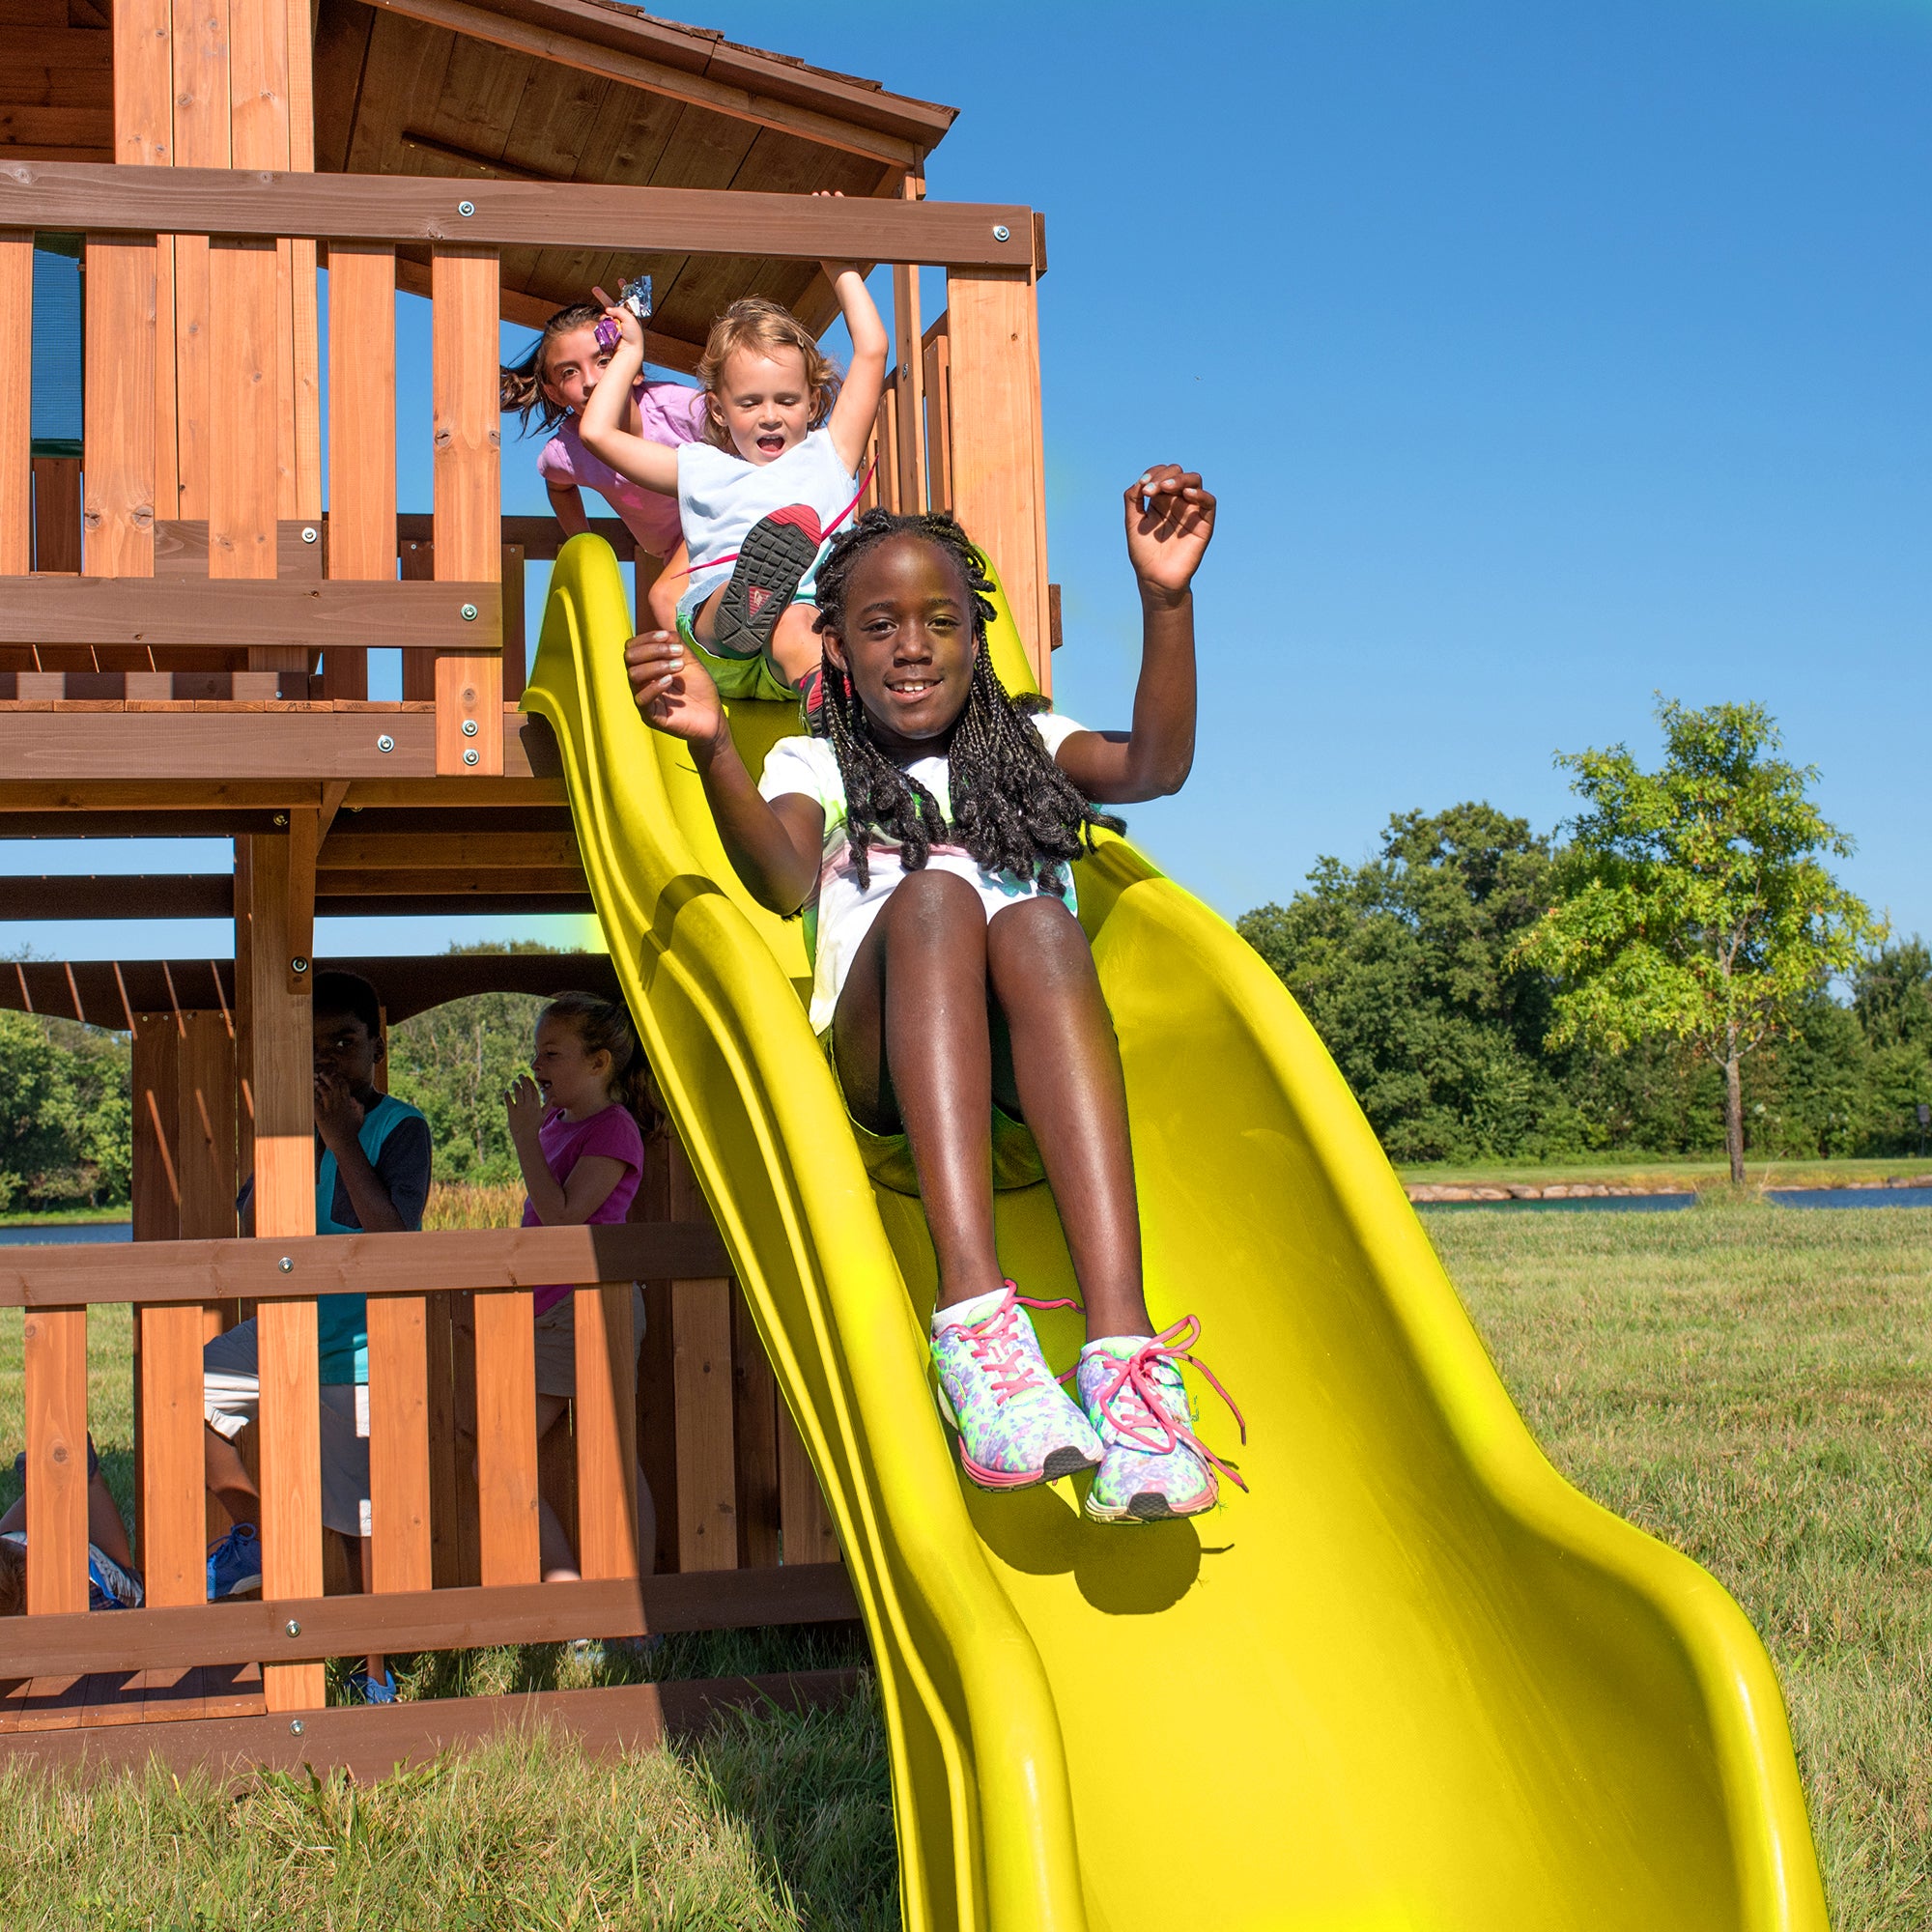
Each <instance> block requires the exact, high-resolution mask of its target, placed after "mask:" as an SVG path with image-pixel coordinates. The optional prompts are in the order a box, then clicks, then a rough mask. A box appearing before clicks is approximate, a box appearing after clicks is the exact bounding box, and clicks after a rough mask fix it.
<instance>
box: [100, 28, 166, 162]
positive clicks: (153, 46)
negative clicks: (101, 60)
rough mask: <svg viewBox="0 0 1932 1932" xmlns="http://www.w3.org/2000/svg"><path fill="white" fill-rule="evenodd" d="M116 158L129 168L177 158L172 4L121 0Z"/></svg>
mask: <svg viewBox="0 0 1932 1932" xmlns="http://www.w3.org/2000/svg"><path fill="white" fill-rule="evenodd" d="M112 15H113V22H114V158H115V160H116V161H117V162H119V163H120V164H121V165H122V166H123V167H163V168H164V167H167V166H169V165H171V164H172V162H173V160H174V134H173V128H174V72H173V64H172V61H171V60H170V57H169V47H170V23H169V18H168V0H115V5H114V7H113V9H112Z"/></svg>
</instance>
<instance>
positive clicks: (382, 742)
mask: <svg viewBox="0 0 1932 1932" xmlns="http://www.w3.org/2000/svg"><path fill="white" fill-rule="evenodd" d="M376 749H377V751H379V752H393V751H394V750H395V749H396V741H395V740H394V739H393V738H392V737H390V736H389V734H388V733H387V732H386V731H384V733H383V735H382V736H381V737H380V738H378V739H377V740H376Z"/></svg>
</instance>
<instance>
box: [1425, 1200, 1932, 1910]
mask: <svg viewBox="0 0 1932 1932" xmlns="http://www.w3.org/2000/svg"><path fill="white" fill-rule="evenodd" d="M1424 1220H1425V1225H1426V1226H1427V1227H1428V1229H1429V1232H1430V1236H1431V1237H1432V1238H1433V1239H1434V1240H1435V1245H1436V1247H1437V1249H1438V1250H1439V1252H1440V1253H1441V1255H1442V1257H1443V1260H1444V1262H1445V1263H1446V1264H1447V1266H1448V1268H1449V1272H1450V1274H1451V1276H1452V1277H1453V1278H1454V1280H1455V1281H1456V1282H1457V1284H1458V1287H1459V1288H1460V1290H1461V1291H1462V1293H1463V1298H1464V1300H1465V1302H1466V1303H1467V1305H1468V1308H1469V1310H1470V1313H1471V1314H1472V1316H1473V1317H1474V1318H1475V1321H1476V1324H1477V1326H1478V1327H1479V1328H1480V1329H1481V1330H1482V1332H1483V1335H1484V1338H1485V1340H1486V1341H1487V1342H1488V1344H1489V1347H1490V1350H1491V1351H1492V1355H1493V1356H1494V1359H1495V1361H1496V1364H1497V1366H1498V1368H1499V1369H1500V1371H1501V1373H1502V1377H1503V1379H1504V1381H1505V1382H1506V1383H1507V1384H1508V1385H1509V1388H1510V1392H1511V1393H1512V1395H1513V1396H1514V1397H1515V1398H1516V1401H1517V1403H1518V1406H1520V1408H1521V1410H1522V1412H1523V1415H1524V1417H1525V1418H1526V1420H1527V1421H1528V1423H1529V1425H1530V1428H1531V1429H1532V1430H1533V1431H1534V1432H1535V1433H1536V1435H1537V1437H1538V1438H1539V1440H1540V1441H1541V1442H1542V1443H1543V1445H1544V1447H1545V1449H1546V1450H1547V1451H1548V1454H1549V1456H1550V1458H1551V1459H1552V1461H1554V1462H1555V1463H1556V1465H1557V1466H1558V1467H1559V1468H1560V1469H1561V1470H1562V1471H1563V1472H1564V1474H1565V1475H1567V1476H1568V1477H1569V1478H1570V1479H1571V1480H1572V1481H1573V1482H1574V1483H1576V1484H1577V1486H1578V1487H1579V1488H1580V1489H1582V1490H1584V1491H1585V1492H1588V1493H1589V1494H1590V1495H1592V1496H1594V1497H1596V1498H1597V1500H1598V1501H1599V1502H1602V1503H1604V1504H1605V1505H1606V1506H1607V1507H1608V1508H1610V1509H1613V1510H1615V1511H1616V1512H1617V1513H1618V1514H1619V1515H1620V1516H1624V1517H1628V1518H1629V1519H1630V1520H1632V1521H1634V1522H1636V1523H1639V1524H1641V1525H1642V1526H1643V1527H1644V1528H1645V1529H1647V1530H1649V1531H1651V1533H1652V1534H1653V1535H1656V1536H1659V1537H1662V1539H1663V1540H1664V1541H1665V1542H1667V1543H1671V1544H1674V1545H1675V1546H1676V1547H1677V1548H1680V1549H1683V1550H1685V1551H1687V1552H1688V1553H1689V1554H1690V1555H1691V1556H1693V1557H1695V1558H1696V1560H1697V1561H1698V1562H1699V1563H1701V1564H1703V1565H1704V1566H1705V1567H1706V1568H1707V1569H1709V1570H1710V1571H1712V1572H1713V1573H1714V1574H1715V1575H1716V1576H1717V1577H1719V1578H1720V1579H1721V1580H1722V1582H1723V1583H1724V1585H1725V1587H1726V1588H1728V1589H1729V1590H1730V1592H1731V1593H1732V1595H1733V1596H1735V1597H1736V1598H1737V1600H1738V1602H1739V1603H1740V1604H1741V1605H1743V1606H1744V1609H1745V1612H1746V1614H1747V1616H1748V1617H1749V1618H1750V1620H1751V1622H1752V1623H1753V1624H1754V1625H1755V1626H1756V1627H1757V1630H1758V1632H1759V1633H1760V1634H1761V1635H1762V1636H1763V1637H1764V1639H1765V1641H1766V1644H1767V1645H1768V1647H1769V1648H1770V1651H1771V1654H1772V1657H1773V1659H1774V1661H1775V1662H1776V1665H1777V1670H1778V1675H1779V1677H1780V1679H1781V1681H1782V1683H1783V1685H1784V1690H1785V1697H1786V1700H1787V1702H1788V1704H1789V1706H1790V1710H1791V1718H1792V1728H1793V1731H1794V1734H1795V1736H1796V1738H1797V1743H1798V1752H1799V1760H1800V1764H1801V1766H1802V1768H1803V1771H1804V1783H1805V1789H1806V1792H1807V1795H1808V1797H1809V1801H1810V1805H1811V1815H1812V1823H1813V1829H1814V1831H1815V1832H1816V1833H1817V1837H1818V1846H1819V1854H1820V1857H1821V1859H1822V1861H1823V1863H1824V1867H1825V1875H1826V1882H1827V1885H1828V1888H1829V1889H1830V1892H1831V1897H1832V1905H1833V1922H1834V1924H1835V1925H1836V1926H1837V1927H1838V1932H1907V1928H1913V1932H1917V1928H1921V1927H1923V1926H1924V1925H1926V1924H1927V1923H1928V1922H1932V1821H1929V1820H1928V1811H1929V1810H1932V1278H1929V1276H1932V1270H1928V1256H1932V1210H1927V1209H1922V1208H1880V1209H1872V1210H1863V1211H1861V1210H1856V1209H1855V1210H1848V1211H1843V1212H1839V1211H1828V1212H1823V1213H1798V1212H1793V1211H1791V1210H1789V1209H1786V1208H1775V1207H1769V1206H1763V1205H1743V1206H1737V1207H1716V1206H1704V1207H1699V1208H1695V1209H1692V1210H1690V1211H1688V1212H1685V1213H1680V1214H1590V1213H1578V1214H1561V1215H1558V1214H1512V1213H1510V1212H1508V1211H1507V1210H1504V1211H1501V1212H1490V1213H1485V1212H1480V1211H1472V1212H1464V1213H1458V1214H1445V1215H1426V1216H1425V1217H1424Z"/></svg>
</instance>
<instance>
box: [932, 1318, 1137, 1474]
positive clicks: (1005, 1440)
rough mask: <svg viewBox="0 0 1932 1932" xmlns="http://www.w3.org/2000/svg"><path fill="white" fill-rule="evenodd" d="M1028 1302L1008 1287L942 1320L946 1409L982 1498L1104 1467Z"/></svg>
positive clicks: (937, 1336) (936, 1327)
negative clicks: (1049, 1361)
mask: <svg viewBox="0 0 1932 1932" xmlns="http://www.w3.org/2000/svg"><path fill="white" fill-rule="evenodd" d="M1072 1306H1073V1304H1072V1303H1071V1302H1070V1301H1028V1300H1026V1298H1025V1297H1024V1296H1023V1295H1022V1294H1021V1293H1020V1292H1019V1291H1018V1290H1017V1289H1016V1288H1015V1287H1014V1286H1013V1284H1012V1283H1011V1282H1008V1283H1007V1284H1006V1285H1005V1286H1004V1287H1003V1288H1000V1289H998V1290H996V1291H994V1293H991V1294H981V1295H976V1296H975V1297H974V1298H973V1299H972V1300H971V1301H962V1302H958V1303H955V1304H954V1305H953V1306H952V1307H951V1308H948V1309H945V1310H943V1311H942V1312H941V1313H940V1314H938V1315H935V1316H934V1317H933V1320H932V1359H933V1364H934V1366H935V1367H936V1368H937V1369H938V1371H939V1402H940V1406H941V1407H942V1408H943V1409H944V1410H945V1411H946V1419H947V1420H948V1421H949V1422H950V1423H952V1427H953V1428H954V1429H955V1430H956V1431H957V1432H958V1435H959V1461H960V1463H961V1465H962V1466H963V1467H964V1469H965V1471H966V1473H967V1474H968V1475H969V1476H970V1477H972V1479H973V1480H974V1482H976V1483H977V1484H979V1486H980V1488H981V1489H982V1490H1024V1489H1031V1488H1032V1487H1033V1486H1034V1485H1035V1484H1036V1483H1052V1482H1058V1481H1059V1480H1060V1478H1061V1477H1063V1476H1074V1475H1078V1474H1079V1473H1080V1471H1081V1470H1082V1469H1091V1468H1093V1467H1094V1465H1095V1464H1096V1463H1098V1462H1099V1461H1100V1453H1101V1452H1100V1439H1099V1437H1098V1436H1097V1435H1094V1431H1093V1428H1092V1426H1091V1425H1090V1424H1089V1423H1088V1420H1087V1418H1086V1417H1085V1416H1084V1415H1082V1414H1081V1413H1080V1411H1079V1409H1078V1408H1076V1407H1075V1406H1073V1403H1072V1402H1071V1401H1070V1400H1069V1399H1068V1397H1067V1395H1066V1392H1065V1390H1064V1389H1063V1388H1062V1387H1061V1386H1060V1384H1059V1383H1058V1382H1057V1381H1056V1380H1055V1379H1054V1378H1053V1371H1052V1370H1051V1369H1049V1368H1048V1367H1047V1366H1046V1357H1045V1356H1044V1355H1043V1354H1041V1353H1040V1349H1039V1338H1038V1337H1037V1335H1035V1333H1034V1332H1033V1322H1032V1321H1030V1320H1029V1319H1028V1316H1027V1312H1026V1311H1027V1310H1028V1309H1029V1308H1071V1307H1072Z"/></svg>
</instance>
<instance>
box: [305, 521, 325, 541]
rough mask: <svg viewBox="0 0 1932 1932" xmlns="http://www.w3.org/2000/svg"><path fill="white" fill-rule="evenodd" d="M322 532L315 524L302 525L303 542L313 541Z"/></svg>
mask: <svg viewBox="0 0 1932 1932" xmlns="http://www.w3.org/2000/svg"><path fill="white" fill-rule="evenodd" d="M321 534H322V532H321V531H320V530H319V529H317V528H316V526H314V525H313V524H304V525H303V526H302V542H303V543H313V542H314V541H315V540H316V538H317V537H319V536H321Z"/></svg>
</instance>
